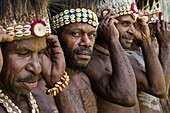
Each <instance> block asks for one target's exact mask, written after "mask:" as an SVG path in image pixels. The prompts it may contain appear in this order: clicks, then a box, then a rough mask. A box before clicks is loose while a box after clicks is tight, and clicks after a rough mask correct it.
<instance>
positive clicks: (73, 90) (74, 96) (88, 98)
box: [56, 23, 97, 113]
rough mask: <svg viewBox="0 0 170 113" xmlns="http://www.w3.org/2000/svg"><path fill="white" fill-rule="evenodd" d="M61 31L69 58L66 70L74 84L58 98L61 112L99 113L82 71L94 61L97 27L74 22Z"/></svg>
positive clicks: (70, 83) (66, 56)
mask: <svg viewBox="0 0 170 113" xmlns="http://www.w3.org/2000/svg"><path fill="white" fill-rule="evenodd" d="M61 29H62V31H61V32H59V34H58V36H59V40H60V43H61V46H62V49H63V51H64V55H65V58H66V64H67V65H66V71H67V73H68V75H69V76H70V81H69V86H68V87H66V88H64V89H63V91H62V92H60V93H59V94H58V95H57V96H56V103H57V106H58V109H59V112H62V113H68V111H69V113H97V107H96V100H95V97H94V94H93V92H92V90H91V85H90V81H89V79H88V77H87V76H86V75H85V74H84V73H83V72H82V70H84V69H85V68H86V67H87V65H88V63H89V61H90V60H91V55H92V51H93V45H94V42H95V38H96V28H95V27H93V26H91V25H89V24H87V23H74V24H69V25H67V26H64V27H63V28H61ZM68 95H69V96H68ZM66 104H67V106H66Z"/></svg>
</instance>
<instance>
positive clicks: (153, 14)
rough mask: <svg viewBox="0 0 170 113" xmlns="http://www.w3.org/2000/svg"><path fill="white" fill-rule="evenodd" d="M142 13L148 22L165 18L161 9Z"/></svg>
mask: <svg viewBox="0 0 170 113" xmlns="http://www.w3.org/2000/svg"><path fill="white" fill-rule="evenodd" d="M142 15H143V17H144V18H145V20H146V22H147V23H156V21H157V20H163V13H162V12H160V10H159V9H154V10H150V11H145V12H144V13H142Z"/></svg>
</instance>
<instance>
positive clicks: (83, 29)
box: [49, 0, 98, 71]
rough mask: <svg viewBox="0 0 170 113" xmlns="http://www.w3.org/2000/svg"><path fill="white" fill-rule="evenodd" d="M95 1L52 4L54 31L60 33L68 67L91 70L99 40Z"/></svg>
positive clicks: (65, 0)
mask: <svg viewBox="0 0 170 113" xmlns="http://www.w3.org/2000/svg"><path fill="white" fill-rule="evenodd" d="M95 6H96V1H95V0H72V1H70V0H51V2H50V4H49V9H50V13H51V15H52V18H53V20H52V22H53V23H52V27H53V29H55V30H56V31H57V35H58V36H59V40H60V43H61V46H62V48H63V51H64V54H65V58H66V63H67V66H69V67H71V68H73V69H74V70H79V71H81V70H83V69H85V68H86V67H87V65H88V63H89V61H90V59H91V55H92V51H93V45H94V42H95V38H96V35H97V34H96V30H97V26H98V19H97V16H96V14H95V13H94V12H96V8H95Z"/></svg>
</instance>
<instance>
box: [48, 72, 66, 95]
mask: <svg viewBox="0 0 170 113" xmlns="http://www.w3.org/2000/svg"><path fill="white" fill-rule="evenodd" d="M68 81H69V76H68V75H67V72H64V75H63V76H62V77H61V82H57V83H56V84H55V86H54V87H53V88H51V89H48V90H47V93H50V94H52V96H56V95H57V93H59V92H61V91H62V90H63V88H65V86H67V85H68Z"/></svg>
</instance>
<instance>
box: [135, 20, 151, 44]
mask: <svg viewBox="0 0 170 113" xmlns="http://www.w3.org/2000/svg"><path fill="white" fill-rule="evenodd" d="M134 36H135V38H136V39H137V40H138V41H140V42H145V41H151V38H150V29H149V26H148V24H147V23H146V21H145V19H144V18H143V17H138V18H137V22H136V23H135V32H134Z"/></svg>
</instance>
